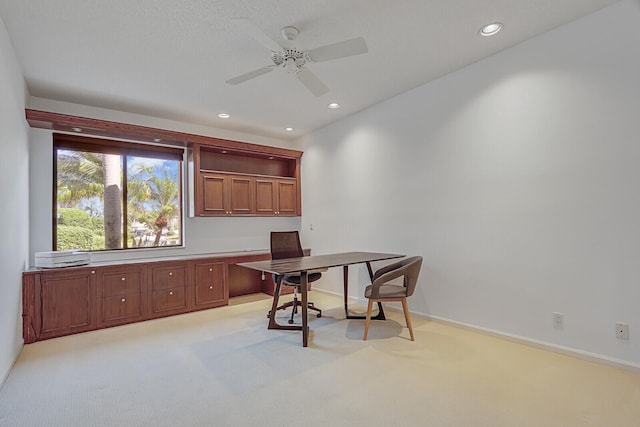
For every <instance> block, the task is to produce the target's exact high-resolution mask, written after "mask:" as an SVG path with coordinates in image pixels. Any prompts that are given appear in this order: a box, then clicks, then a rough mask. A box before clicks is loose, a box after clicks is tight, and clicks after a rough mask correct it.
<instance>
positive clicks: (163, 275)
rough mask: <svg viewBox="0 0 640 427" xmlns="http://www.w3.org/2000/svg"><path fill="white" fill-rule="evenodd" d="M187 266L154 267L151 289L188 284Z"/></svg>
mask: <svg viewBox="0 0 640 427" xmlns="http://www.w3.org/2000/svg"><path fill="white" fill-rule="evenodd" d="M186 276H187V274H186V268H185V267H184V266H174V267H154V268H153V273H152V275H151V289H153V290H154V291H155V290H160V289H169V288H177V287H184V286H186Z"/></svg>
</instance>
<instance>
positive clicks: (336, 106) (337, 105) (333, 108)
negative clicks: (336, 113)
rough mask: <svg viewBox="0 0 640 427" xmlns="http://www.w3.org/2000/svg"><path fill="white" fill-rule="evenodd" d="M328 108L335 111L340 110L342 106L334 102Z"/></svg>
mask: <svg viewBox="0 0 640 427" xmlns="http://www.w3.org/2000/svg"><path fill="white" fill-rule="evenodd" d="M327 107H329V108H331V109H332V110H335V109H336V108H340V104H338V103H337V102H332V103H331V104H329V105H327Z"/></svg>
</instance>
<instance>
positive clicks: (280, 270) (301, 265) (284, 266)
mask: <svg viewBox="0 0 640 427" xmlns="http://www.w3.org/2000/svg"><path fill="white" fill-rule="evenodd" d="M402 257H404V255H398V254H381V253H375V252H345V253H337V254H328V255H314V256H305V257H301V258H287V259H276V260H270V261H257V262H244V263H239V264H238V265H239V266H242V267H246V268H251V269H254V270H260V271H264V272H267V273H271V274H276V275H278V276H282V275H284V274H290V273H300V294H301V296H302V326H299V325H280V324H278V323H277V322H276V320H275V316H276V308H277V307H278V298H279V297H280V285H281V281H278V283H276V289H275V292H274V294H273V305H272V307H271V312H270V314H269V325H268V329H284V330H297V331H299V330H302V346H303V347H307V345H308V342H309V327H308V326H307V321H308V320H307V285H308V282H307V273H308V272H309V271H310V270H320V269H323V268H330V267H342V268H343V281H344V309H345V315H346V317H347V318H354V316H350V315H349V309H348V307H347V296H348V289H349V265H351V264H362V263H366V264H367V269H368V271H369V276H370V277H371V279H372V280H373V270H372V268H371V263H372V262H375V261H383V260H388V259H394V258H402ZM378 307H379V308H380V314H382V316H383V317H382V318H384V313H383V312H382V306H381V305H380V304H379V305H378Z"/></svg>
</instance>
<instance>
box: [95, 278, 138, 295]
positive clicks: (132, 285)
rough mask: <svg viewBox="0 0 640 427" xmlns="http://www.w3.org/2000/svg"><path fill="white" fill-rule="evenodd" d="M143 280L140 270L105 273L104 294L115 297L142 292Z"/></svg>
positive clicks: (103, 280)
mask: <svg viewBox="0 0 640 427" xmlns="http://www.w3.org/2000/svg"><path fill="white" fill-rule="evenodd" d="M141 284H142V280H141V277H140V273H139V272H133V273H131V272H128V273H105V274H104V275H103V276H102V296H103V297H105V298H107V297H115V296H122V295H129V294H140V292H141Z"/></svg>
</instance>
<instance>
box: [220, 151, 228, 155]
mask: <svg viewBox="0 0 640 427" xmlns="http://www.w3.org/2000/svg"><path fill="white" fill-rule="evenodd" d="M220 152H221V153H222V154H227V153H228V151H227V150H222V151H220Z"/></svg>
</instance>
